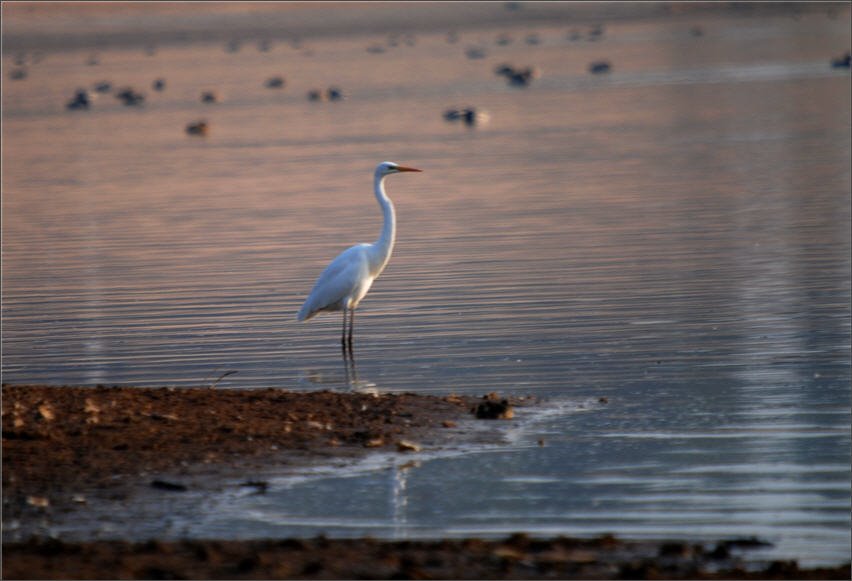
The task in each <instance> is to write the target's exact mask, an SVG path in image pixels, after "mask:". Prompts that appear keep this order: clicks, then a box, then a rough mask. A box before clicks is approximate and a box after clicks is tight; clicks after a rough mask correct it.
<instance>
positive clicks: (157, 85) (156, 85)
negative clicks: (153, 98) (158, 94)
mask: <svg viewBox="0 0 852 581" xmlns="http://www.w3.org/2000/svg"><path fill="white" fill-rule="evenodd" d="M151 86H152V87H153V89H154V90H155V91H162V90H163V89H165V88H166V80H165V79H156V80H155V81H154V82H153V83H152V84H151Z"/></svg>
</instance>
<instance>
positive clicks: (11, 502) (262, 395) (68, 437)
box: [3, 385, 474, 520]
mask: <svg viewBox="0 0 852 581" xmlns="http://www.w3.org/2000/svg"><path fill="white" fill-rule="evenodd" d="M473 405H474V403H473V400H471V399H469V398H461V397H455V396H451V397H431V396H423V395H414V394H376V395H370V394H358V393H335V392H329V391H320V392H309V393H299V392H290V391H285V390H281V389H263V390H250V391H248V390H217V389H207V388H190V389H173V388H153V389H147V388H135V387H134V388H122V387H96V388H84V387H68V386H64V387H47V386H7V385H4V386H3V502H4V520H8V519H9V518H21V517H24V518H26V517H27V516H28V515H29V516H32V515H33V514H35V513H37V512H38V511H40V510H43V509H58V510H63V509H72V508H74V506H75V503H78V500H79V495H80V494H82V493H83V491H85V490H90V489H103V488H118V487H121V486H122V485H125V484H127V483H128V482H130V481H135V480H138V479H139V478H148V479H152V482H156V481H157V477H158V474H161V473H170V472H172V473H173V472H175V471H176V470H185V469H186V468H187V467H192V466H206V467H207V468H208V469H209V470H208V472H209V471H210V469H215V468H217V467H219V468H221V469H222V470H227V469H228V468H229V467H230V468H234V467H236V468H237V469H239V470H245V469H250V468H251V467H252V466H253V465H254V464H257V463H263V462H268V461H269V459H270V458H272V457H274V458H275V460H276V462H278V463H279V464H283V465H286V464H287V463H290V462H299V461H302V460H303V459H304V458H305V457H317V456H351V455H357V454H365V453H367V452H369V450H372V449H382V448H384V449H397V448H399V447H402V448H403V451H404V448H405V446H406V443H407V442H411V443H414V444H417V443H418V442H423V441H427V440H433V439H434V438H435V437H437V436H439V435H440V432H441V431H442V430H446V429H447V428H448V427H449V428H451V427H453V426H454V425H455V422H456V421H457V420H459V419H460V418H462V417H471V416H470V414H469V411H470V409H471V407H472V406H473ZM159 482H163V483H164V481H163V480H162V479H160V480H159ZM165 485H166V484H165V483H164V484H163V486H165ZM75 499H76V500H75Z"/></svg>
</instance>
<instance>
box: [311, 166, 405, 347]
mask: <svg viewBox="0 0 852 581" xmlns="http://www.w3.org/2000/svg"><path fill="white" fill-rule="evenodd" d="M406 171H421V170H419V169H415V168H413V167H405V166H401V165H398V164H396V163H393V162H389V161H385V162H382V163H380V164H379V165H378V166H377V167H376V173H375V177H374V183H373V188H374V190H375V194H376V200H377V201H378V202H379V206H380V207H381V208H382V215H383V217H384V223H383V225H382V233H381V235H380V236H379V239H378V240H376V241H375V242H374V243H372V244H356V245H355V246H352V247H351V248H347V249H346V250H344V251H343V252H341V253H340V254H339V255H338V256H337V258H335V259H334V260H333V261H332V262H331V264H329V265H328V266H327V267H326V269H325V270H324V271H323V272H322V274H320V276H319V278H318V279H317V282H316V284H314V288H313V290H312V291H311V294H309V295H308V298H307V299H305V304H303V305H302V308H301V309H300V310H299V314H298V319H299V320H300V321H305V320H307V319H310V318H311V317H313V316H314V315H316V314H317V313H319V312H322V311H343V337H342V338H341V342H342V343H343V344H344V346H345V345H347V340H348V345H349V347H350V349H351V346H352V327H353V324H354V316H355V309H356V308H357V307H358V303H360V302H361V299H363V298H364V296H365V295H366V294H367V291H369V290H370V287H371V286H372V284H373V281H374V280H376V278H377V277H378V276H379V275H380V274H381V273H382V271H383V270H384V268H385V266H386V265H387V263H388V261H389V260H390V257H391V253H392V252H393V245H394V241H395V240H396V212H395V211H394V207H393V202H391V200H390V198H389V197H388V195H387V194H386V193H385V186H384V179H385V177H387V176H389V175H391V174H394V173H400V172H406ZM347 313H348V314H349V318H350V322H349V335H348V339H347V334H346V315H347Z"/></svg>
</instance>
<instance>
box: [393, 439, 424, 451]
mask: <svg viewBox="0 0 852 581" xmlns="http://www.w3.org/2000/svg"><path fill="white" fill-rule="evenodd" d="M396 449H397V451H398V452H419V451H420V450H421V449H422V448H421V447H420V446H419V445H417V444H415V443H414V442H409V441H407V440H400V441H399V442H397V443H396Z"/></svg>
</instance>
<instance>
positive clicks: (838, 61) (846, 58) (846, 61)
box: [831, 51, 852, 69]
mask: <svg viewBox="0 0 852 581" xmlns="http://www.w3.org/2000/svg"><path fill="white" fill-rule="evenodd" d="M831 67H832V68H835V69H848V68H850V67H852V53H850V52H848V51H847V52H846V54H845V55H843V56H839V57H837V58H835V59H832V60H831Z"/></svg>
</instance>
